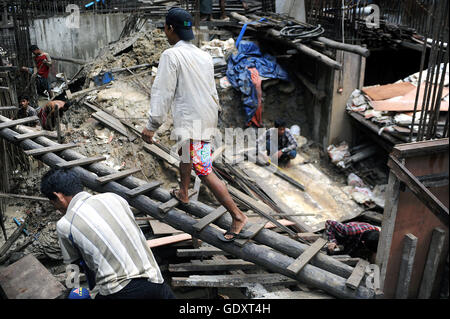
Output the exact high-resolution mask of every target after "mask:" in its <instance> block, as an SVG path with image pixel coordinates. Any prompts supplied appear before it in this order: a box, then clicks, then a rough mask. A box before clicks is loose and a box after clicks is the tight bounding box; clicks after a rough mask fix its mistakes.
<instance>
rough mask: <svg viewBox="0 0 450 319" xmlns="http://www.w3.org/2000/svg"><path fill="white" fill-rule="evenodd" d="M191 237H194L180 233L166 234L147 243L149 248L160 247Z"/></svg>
mask: <svg viewBox="0 0 450 319" xmlns="http://www.w3.org/2000/svg"><path fill="white" fill-rule="evenodd" d="M189 239H192V237H191V235H189V234H179V235H173V236H166V237H162V238H156V239H150V240H147V245H148V247H149V248H154V247H160V246H165V245H170V244H174V243H179V242H180V241H185V240H189Z"/></svg>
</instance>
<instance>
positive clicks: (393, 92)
mask: <svg viewBox="0 0 450 319" xmlns="http://www.w3.org/2000/svg"><path fill="white" fill-rule="evenodd" d="M361 91H363V93H364V94H366V95H368V96H369V97H370V98H371V99H372V100H373V101H381V100H387V99H390V98H393V97H396V96H403V95H405V94H407V93H409V92H411V91H414V92H415V91H417V87H416V86H415V85H414V84H412V83H409V82H399V83H394V84H386V85H379V86H372V87H365V88H362V89H361Z"/></svg>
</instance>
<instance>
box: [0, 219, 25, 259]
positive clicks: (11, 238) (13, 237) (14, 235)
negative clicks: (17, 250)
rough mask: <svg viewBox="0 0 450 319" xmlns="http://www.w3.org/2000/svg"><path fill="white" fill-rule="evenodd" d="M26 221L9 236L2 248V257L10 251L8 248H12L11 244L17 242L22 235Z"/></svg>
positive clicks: (0, 249) (0, 253)
mask: <svg viewBox="0 0 450 319" xmlns="http://www.w3.org/2000/svg"><path fill="white" fill-rule="evenodd" d="M25 226H26V223H22V224H21V225H20V226H19V227H18V228H16V230H14V232H13V233H12V235H11V236H9V238H8V240H7V241H6V242H5V243H4V244H3V246H2V247H1V248H0V257H1V256H3V255H4V254H6V253H7V252H8V249H9V248H11V246H12V245H13V244H14V243H15V241H16V240H17V239H18V238H19V237H20V234H22V231H23V229H24V228H25Z"/></svg>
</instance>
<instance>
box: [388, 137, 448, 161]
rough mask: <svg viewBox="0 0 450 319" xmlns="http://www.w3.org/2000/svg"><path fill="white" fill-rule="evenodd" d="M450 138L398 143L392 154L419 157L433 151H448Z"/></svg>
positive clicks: (403, 156)
mask: <svg viewBox="0 0 450 319" xmlns="http://www.w3.org/2000/svg"><path fill="white" fill-rule="evenodd" d="M448 150H449V138H448V137H447V138H442V139H438V140H431V141H420V142H412V143H406V144H397V145H395V147H394V148H393V149H392V155H394V156H395V157H397V158H408V157H418V156H422V155H430V154H433V153H442V152H448Z"/></svg>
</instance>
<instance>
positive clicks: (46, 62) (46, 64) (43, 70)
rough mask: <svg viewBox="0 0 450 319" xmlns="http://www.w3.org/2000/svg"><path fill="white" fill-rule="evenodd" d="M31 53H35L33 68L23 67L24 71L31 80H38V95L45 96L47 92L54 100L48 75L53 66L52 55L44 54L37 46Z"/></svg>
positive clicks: (34, 46) (31, 48) (32, 48)
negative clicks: (28, 74) (29, 75)
mask: <svg viewBox="0 0 450 319" xmlns="http://www.w3.org/2000/svg"><path fill="white" fill-rule="evenodd" d="M30 51H31V52H32V53H33V68H32V69H31V68H27V67H22V71H25V72H28V73H30V74H31V80H32V81H34V80H36V89H37V92H38V94H40V95H42V96H46V95H45V91H47V94H48V97H50V98H53V92H52V91H51V90H50V85H49V83H48V75H49V72H50V67H51V66H52V59H51V57H50V55H49V54H48V53H46V52H43V51H42V50H41V49H39V47H38V46H37V45H34V44H33V45H32V46H31V47H30Z"/></svg>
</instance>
